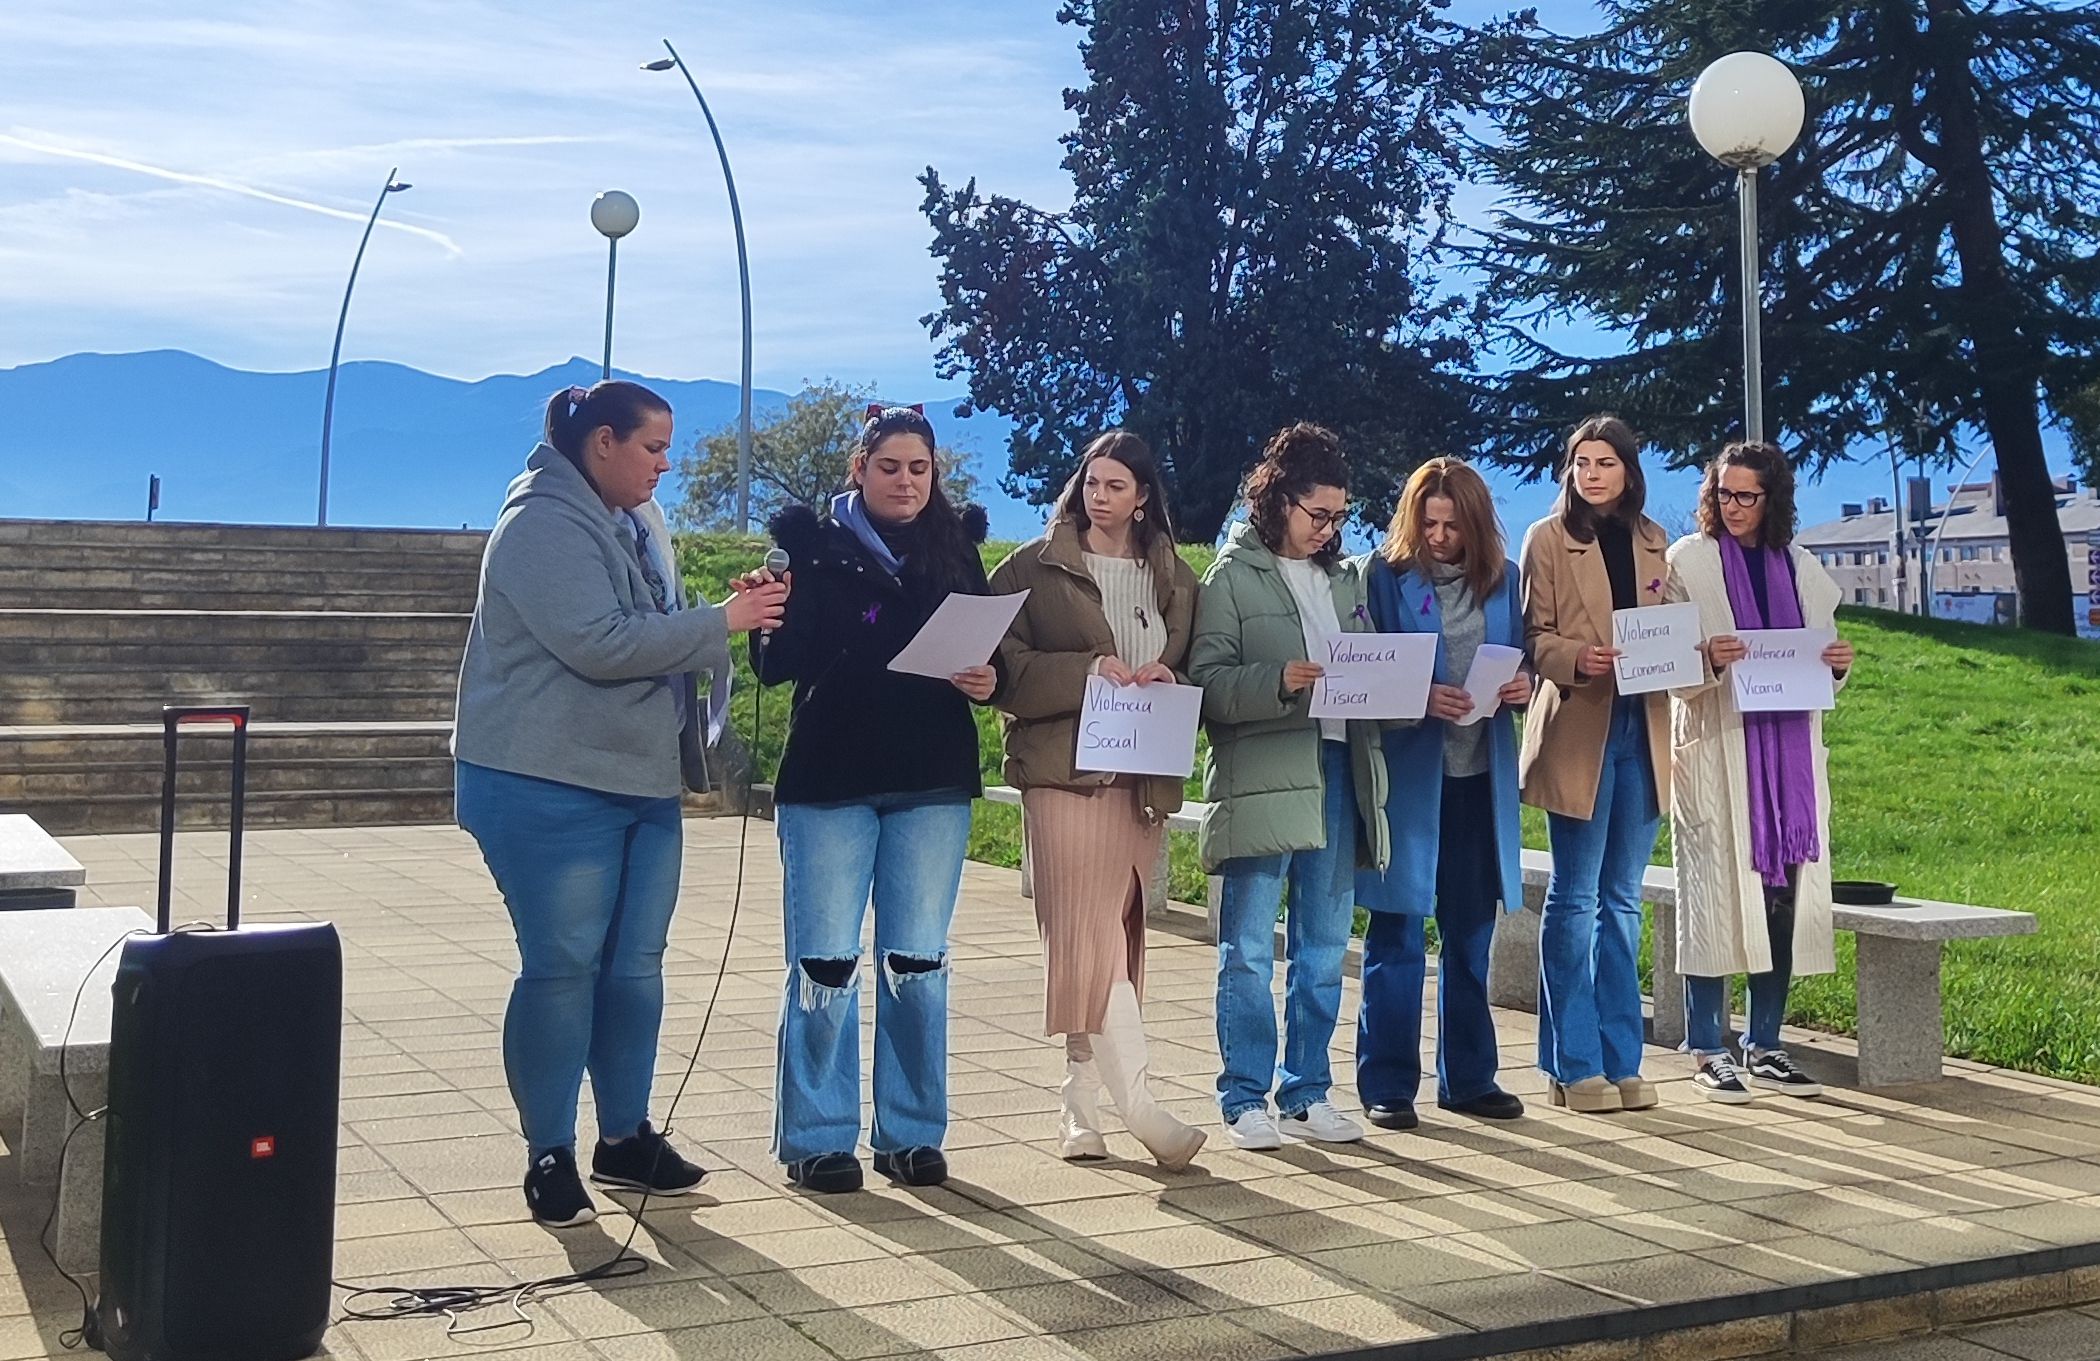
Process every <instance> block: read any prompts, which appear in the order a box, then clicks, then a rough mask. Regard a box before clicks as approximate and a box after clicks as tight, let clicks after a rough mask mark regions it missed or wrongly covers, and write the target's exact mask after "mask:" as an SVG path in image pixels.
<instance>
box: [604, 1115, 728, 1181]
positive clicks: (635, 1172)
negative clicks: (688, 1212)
mask: <svg viewBox="0 0 2100 1361" xmlns="http://www.w3.org/2000/svg"><path fill="white" fill-rule="evenodd" d="M706 1180H707V1172H706V1171H705V1170H704V1169H703V1168H701V1167H700V1166H699V1165H698V1164H696V1163H689V1162H687V1161H686V1160H685V1159H684V1158H681V1157H679V1156H678V1154H677V1152H676V1151H674V1150H673V1149H672V1147H671V1144H670V1141H669V1140H668V1139H665V1138H664V1136H663V1135H661V1134H658V1133H657V1132H656V1128H655V1126H653V1125H651V1124H650V1123H649V1122H648V1121H647V1120H644V1121H642V1123H641V1126H640V1128H638V1129H636V1130H635V1132H634V1137H633V1138H632V1139H622V1140H621V1141H620V1142H618V1143H616V1144H609V1143H607V1142H605V1140H603V1139H600V1140H599V1141H598V1147H597V1148H596V1149H594V1150H592V1152H591V1182H592V1183H593V1184H594V1185H597V1186H610V1187H612V1188H614V1189H615V1190H620V1191H646V1192H648V1193H649V1194H650V1195H652V1196H683V1195H690V1194H692V1193H693V1192H694V1191H697V1190H699V1189H700V1183H701V1182H703V1181H706Z"/></svg>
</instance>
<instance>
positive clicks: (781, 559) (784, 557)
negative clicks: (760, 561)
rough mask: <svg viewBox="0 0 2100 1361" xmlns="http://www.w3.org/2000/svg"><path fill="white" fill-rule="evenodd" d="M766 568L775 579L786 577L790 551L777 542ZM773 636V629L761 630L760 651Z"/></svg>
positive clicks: (763, 649) (769, 555)
mask: <svg viewBox="0 0 2100 1361" xmlns="http://www.w3.org/2000/svg"><path fill="white" fill-rule="evenodd" d="M766 570H767V571H768V572H770V573H772V575H773V579H774V580H775V581H780V580H782V579H784V578H785V577H786V576H787V570H788V551H787V550H786V549H785V548H782V547H780V546H779V545H777V544H776V545H774V547H773V549H772V550H771V551H770V552H768V553H767V554H766ZM772 636H773V630H771V629H761V630H760V631H759V634H758V649H759V651H761V652H763V651H765V648H766V643H767V641H768V640H769V639H771V638H772Z"/></svg>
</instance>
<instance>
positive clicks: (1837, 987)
mask: <svg viewBox="0 0 2100 1361" xmlns="http://www.w3.org/2000/svg"><path fill="white" fill-rule="evenodd" d="M1008 547H1009V546H1008V545H995V544H988V545H986V546H985V557H986V562H987V564H988V565H989V564H992V563H996V562H997V561H998V560H999V559H1000V558H1001V557H1003V556H1004V555H1005V553H1006V551H1007V548H1008ZM679 551H680V562H681V564H682V566H683V567H684V570H685V575H686V578H687V580H688V582H689V583H691V584H692V585H693V586H695V587H697V588H698V589H700V590H701V591H702V592H703V593H704V594H706V595H707V596H708V597H709V598H715V597H718V596H719V595H720V594H721V593H722V590H723V583H724V582H725V581H726V580H727V579H728V577H729V576H730V575H731V574H732V573H733V572H734V571H737V570H741V569H742V568H744V567H746V566H749V565H750V564H753V563H756V562H758V561H759V560H760V559H761V557H762V556H763V554H764V552H765V544H764V543H763V542H762V541H760V540H756V539H750V540H736V539H732V538H729V537H726V536H699V537H688V538H685V539H682V540H681V541H680V545H679ZM1187 551H1188V555H1189V557H1190V559H1191V562H1192V565H1195V566H1197V567H1198V570H1199V571H1200V570H1201V567H1202V566H1203V565H1206V564H1207V563H1208V560H1209V550H1208V549H1191V550H1187ZM1839 623H1840V627H1841V628H1842V629H1843V631H1844V633H1845V635H1846V637H1848V638H1849V639H1851V641H1852V642H1853V644H1854V645H1855V646H1856V647H1857V648H1858V649H1859V654H1860V659H1859V666H1858V669H1857V670H1856V671H1855V673H1854V675H1853V679H1852V682H1851V684H1850V685H1848V686H1847V687H1846V689H1845V692H1844V694H1843V695H1842V696H1841V697H1840V699H1839V703H1838V708H1837V711H1836V712H1835V713H1834V714H1832V715H1831V716H1830V717H1829V719H1828V721H1827V723H1826V727H1825V733H1826V736H1827V738H1828V741H1829V744H1830V753H1831V754H1830V774H1831V784H1832V798H1833V813H1832V824H1831V843H1832V844H1831V855H1832V860H1833V867H1834V869H1835V871H1836V873H1837V875H1838V877H1840V878H1848V879H1858V878H1871V879H1886V880H1890V881H1892V882H1894V883H1895V884H1896V885H1898V888H1899V891H1900V892H1902V893H1904V894H1907V895H1910V896H1914V897H1926V898H1941V899H1946V900H1949V901H1953V902H1965V903H1975V904H1978V905H1981V906H1986V907H2006V908H2017V909H2019V910H2022V911H2027V912H2033V913H2034V914H2036V916H2037V917H2039V918H2040V927H2041V929H2040V931H2039V932H2038V933H2037V934H2036V935H2033V936H2026V937H2011V938H2003V939H1996V940H1982V941H1967V942H1961V941H1957V942H1954V943H1952V944H1950V945H1949V946H1948V947H1947V960H1946V971H1945V989H1946V1016H1947V1044H1948V1049H1949V1052H1951V1053H1954V1054H1958V1055H1961V1056H1963V1057H1966V1058H1973V1059H1979V1060H1982V1061H1985V1062H1989V1063H1997V1064H2003V1065H2006V1066H2008V1067H2013V1068H2021V1069H2026V1070H2028V1071H2032V1072H2040V1073H2049V1074H2053V1075H2056V1076H2059V1077H2067V1078H2073V1079H2077V1080H2080V1081H2087V1082H2096V1081H2100V1005H2096V1004H2095V1002H2094V998H2095V997H2100V644H2094V643H2089V642H2079V641H2075V640H2071V639H2062V638H2054V637H2049V636H2045V635H2041V634H2035V633H2027V632H2021V631H2017V630H2009V629H1995V628H1986V627H1982V626H1980V625H1971V624H1956V623H1944V622H1937V621H1925V620H1917V619H1910V618H1905V617H1903V616H1899V615H1894V614H1888V613H1885V612H1882V611H1878V610H1846V611H1843V612H1842V613H1841V615H1840V619H1839ZM738 671H739V676H738V679H739V682H740V683H742V684H744V685H748V682H749V680H750V673H749V670H748V668H747V667H746V666H745V665H744V663H743V661H742V660H741V658H740V659H739V661H738ZM747 693H748V690H741V691H740V694H739V699H738V703H737V706H736V720H735V721H736V723H737V726H738V728H739V730H740V731H743V732H744V733H745V736H746V739H747V740H750V738H751V736H752V734H751V733H750V723H751V719H750V715H751V709H750V706H749V704H748V703H747V702H745V700H744V698H743V695H744V694H747ZM786 701H787V696H786V692H785V691H774V692H771V693H770V694H769V695H767V697H766V703H767V705H768V708H767V710H766V712H765V714H764V719H765V721H764V725H763V729H764V730H763V731H762V732H760V733H759V734H758V735H757V741H756V742H755V743H754V744H753V745H754V748H755V750H756V751H757V753H758V757H759V761H760V769H762V770H770V769H772V766H773V762H774V761H775V760H776V759H777V758H778V755H779V750H780V737H781V733H782V732H783V730H784V728H785V720H786ZM978 717H979V730H980V733H981V734H982V737H983V742H984V753H985V766H984V769H985V775H986V777H987V779H988V780H991V781H994V782H996V781H997V780H998V779H999V756H998V752H999V746H998V731H997V725H996V723H995V722H994V720H993V718H992V715H991V714H989V713H987V712H982V711H980V713H979V716H978ZM1191 793H1192V795H1193V793H1194V786H1193V784H1192V785H1191ZM977 814H978V815H977V820H976V825H975V827H974V828H973V830H972V834H971V841H970V853H971V855H972V857H973V858H975V859H979V860H983V861H986V862H988V863H991V864H998V865H1008V866H1012V865H1018V864H1019V863H1020V810H1018V809H1016V808H1012V807H1009V806H1004V805H999V804H991V803H982V802H981V803H979V804H978V806H977ZM1524 830H1525V844H1526V845H1529V846H1534V847H1543V846H1544V845H1545V829H1544V819H1543V818H1541V817H1539V816H1538V815H1537V814H1536V812H1535V810H1531V809H1527V810H1525V823H1524ZM1669 853H1670V848H1669V833H1668V829H1667V826H1666V827H1665V830H1664V833H1663V837H1662V841H1661V844H1660V845H1659V846H1658V847H1657V849H1656V859H1657V860H1658V861H1660V862H1662V863H1668V860H1669ZM1170 854H1171V856H1172V862H1173V863H1172V881H1171V891H1172V893H1173V896H1174V897H1176V898H1177V899H1181V900H1184V901H1188V902H1198V903H1200V902H1202V901H1203V876H1202V872H1201V869H1200V867H1199V866H1198V865H1197V863H1196V854H1195V846H1194V844H1193V838H1190V837H1187V836H1183V835H1181V834H1178V833H1177V834H1176V835H1175V836H1174V837H1173V838H1172V843H1171V848H1170ZM1788 1013H1789V1014H1788V1019H1789V1020H1790V1021H1793V1022H1795V1023H1797V1024H1800V1025H1805V1026H1810V1027H1814V1028H1816V1029H1821V1030H1833V1031H1842V1032H1847V1033H1849V1032H1850V1031H1851V1030H1852V1028H1853V1019H1854V996H1853V989H1852V937H1851V936H1849V935H1840V936H1839V937H1838V972H1837V973H1836V974H1834V975H1832V976H1830V977H1827V978H1815V979H1805V980H1802V981H1801V982H1800V983H1798V984H1797V985H1796V986H1795V988H1794V990H1793V996H1792V999H1791V1002H1790V1004H1789V1008H1788Z"/></svg>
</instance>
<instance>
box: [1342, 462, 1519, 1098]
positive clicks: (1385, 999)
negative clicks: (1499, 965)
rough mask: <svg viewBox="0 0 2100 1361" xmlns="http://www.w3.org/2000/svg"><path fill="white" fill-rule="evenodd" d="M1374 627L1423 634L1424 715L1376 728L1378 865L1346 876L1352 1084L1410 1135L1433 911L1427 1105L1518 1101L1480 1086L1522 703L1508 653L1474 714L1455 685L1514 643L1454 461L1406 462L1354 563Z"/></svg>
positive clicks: (1472, 483)
mask: <svg viewBox="0 0 2100 1361" xmlns="http://www.w3.org/2000/svg"><path fill="white" fill-rule="evenodd" d="M1366 575H1367V578H1368V581H1367V592H1368V595H1369V597H1370V609H1371V623H1372V625H1373V626H1374V627H1375V628H1376V629H1377V630H1378V631H1379V632H1380V633H1431V634H1435V635H1436V636H1437V659H1436V671H1435V680H1434V682H1433V683H1432V684H1431V685H1430V688H1429V712H1428V715H1427V717H1425V718H1423V719H1422V720H1420V721H1418V722H1406V721H1395V722H1392V723H1389V724H1387V725H1386V731H1385V737H1384V747H1385V768H1386V784H1387V787H1388V790H1389V793H1388V795H1387V802H1386V822H1387V826H1388V827H1389V829H1390V832H1391V835H1392V839H1393V857H1392V864H1391V865H1390V866H1389V867H1388V868H1387V870H1386V872H1385V873H1383V874H1377V873H1373V872H1372V871H1369V870H1360V871H1358V873H1357V876H1356V901H1357V904H1358V905H1359V906H1361V907H1364V908H1367V909H1369V911H1370V914H1371V921H1370V925H1369V927H1368V928H1367V929H1366V930H1365V932H1364V956H1363V1001H1362V1009H1361V1011H1360V1012H1359V1013H1358V1017H1357V1027H1356V1089H1357V1093H1358V1095H1360V1096H1361V1097H1362V1098H1363V1102H1364V1113H1365V1115H1366V1116H1367V1117H1368V1118H1369V1119H1370V1121H1371V1123H1372V1124H1374V1125H1377V1126H1379V1127H1381V1128H1383V1129H1413V1128H1414V1127H1415V1125H1416V1124H1417V1119H1416V1116H1415V1093H1416V1091H1417V1089H1418V1088H1419V1087H1420V1085H1421V1081H1422V986H1423V982H1424V980H1425V975H1426V972H1427V960H1426V952H1425V949H1424V941H1423V924H1424V922H1425V920H1426V919H1427V918H1428V917H1429V916H1430V915H1432V914H1434V915H1435V917H1436V926H1437V940H1438V944H1439V949H1438V954H1437V976H1436V978H1437V982H1436V1007H1437V1030H1436V1101H1437V1105H1439V1106H1441V1107H1442V1108H1444V1109H1445V1110H1451V1111H1458V1112H1460V1113H1461V1114H1465V1115H1472V1116H1478V1117H1480V1118H1481V1119H1486V1120H1514V1119H1515V1118H1517V1117H1518V1116H1520V1115H1522V1114H1523V1113H1524V1103H1523V1102H1522V1101H1521V1100H1519V1099H1518V1098H1517V1097H1516V1096H1514V1095H1513V1094H1511V1093H1509V1092H1505V1091H1503V1090H1502V1089H1501V1088H1500V1087H1499V1086H1497V1085H1496V1082H1495V1073H1496V1068H1497V1066H1498V1059H1499V1057H1500V1056H1499V1052H1498V1050H1497V1048H1496V1044H1495V1019H1494V1013H1493V1011H1492V1010H1491V1009H1490V1008H1489V1006H1488V991H1487V977H1488V952H1489V947H1490V946H1491V945H1492V944H1493V943H1494V938H1495V908H1496V905H1497V904H1498V903H1499V904H1500V905H1501V906H1502V908H1503V910H1505V911H1510V912H1514V911H1517V910H1519V909H1520V908H1522V907H1523V906H1524V879H1523V866H1522V862H1521V859H1520V855H1519V852H1520V851H1521V849H1522V847H1523V835H1522V831H1521V829H1520V828H1519V827H1518V822H1517V728H1516V718H1515V713H1514V711H1515V710H1516V709H1518V708H1521V707H1522V706H1524V705H1525V704H1528V703H1529V702H1530V701H1531V677H1530V676H1529V675H1528V674H1526V672H1525V671H1524V669H1523V666H1522V664H1521V662H1520V663H1519V665H1518V669H1517V673H1516V675H1515V676H1514V677H1513V678H1512V679H1510V680H1509V681H1507V682H1506V683H1504V684H1503V685H1502V686H1501V687H1500V689H1499V690H1498V691H1497V692H1496V693H1495V695H1494V702H1493V706H1492V708H1493V711H1492V712H1491V713H1490V714H1488V715H1487V716H1486V717H1477V716H1476V706H1475V704H1474V701H1473V697H1472V696H1471V695H1470V694H1468V693H1467V691H1466V689H1465V682H1466V678H1467V676H1468V675H1469V673H1470V672H1471V670H1472V667H1473V659H1474V657H1475V656H1476V655H1478V653H1479V651H1480V649H1481V647H1482V646H1483V645H1484V644H1485V645H1493V646H1498V647H1504V648H1513V649H1521V648H1522V647H1523V646H1524V612H1523V610H1522V608H1521V607H1520V605H1519V601H1518V591H1517V568H1516V564H1514V563H1512V562H1510V561H1508V559H1507V556H1506V554H1505V553H1504V551H1503V546H1502V527H1501V526H1500V525H1499V524H1497V523H1496V521H1495V503H1494V498H1493V496H1492V495H1491V494H1490V493H1489V491H1488V485H1487V483H1486V482H1485V481H1483V480H1482V479H1481V476H1480V474H1479V473H1477V472H1475V471H1473V469H1471V468H1469V467H1467V466H1466V465H1465V464H1464V463H1461V462H1459V461H1458V460H1457V459H1455V458H1433V459H1431V460H1429V462H1427V463H1425V464H1423V465H1422V466H1421V467H1419V468H1417V469H1415V471H1414V475H1413V476H1412V477H1410V478H1408V480H1407V487H1406V490H1404V491H1403V492H1402V493H1401V496H1400V505H1399V508H1398V509H1397V510H1396V511H1395V512H1394V513H1393V523H1392V528H1391V529H1390V531H1388V533H1387V535H1386V541H1385V545H1384V547H1382V548H1381V549H1380V550H1379V551H1378V552H1377V553H1375V554H1373V555H1372V557H1371V560H1370V564H1369V567H1368V569H1367V572H1366Z"/></svg>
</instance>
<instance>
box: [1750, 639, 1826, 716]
mask: <svg viewBox="0 0 2100 1361" xmlns="http://www.w3.org/2000/svg"><path fill="white" fill-rule="evenodd" d="M1735 636H1736V637H1738V638H1740V639H1742V640H1743V645H1744V646H1745V647H1747V648H1749V649H1750V654H1749V655H1748V656H1746V657H1744V658H1743V659H1742V660H1741V661H1739V662H1735V663H1733V664H1732V665H1730V666H1729V668H1728V688H1729V690H1730V691H1732V692H1733V693H1734V695H1735V707H1736V710H1737V712H1739V713H1746V714H1755V713H1798V712H1801V711H1804V710H1808V709H1834V708H1836V707H1837V685H1836V682H1835V680H1834V679H1833V678H1832V676H1831V674H1830V668H1829V667H1827V666H1825V665H1824V664H1823V649H1824V648H1826V647H1829V646H1830V645H1831V644H1832V643H1834V642H1836V641H1837V631H1836V630H1835V629H1738V630H1736V635H1735Z"/></svg>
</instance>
